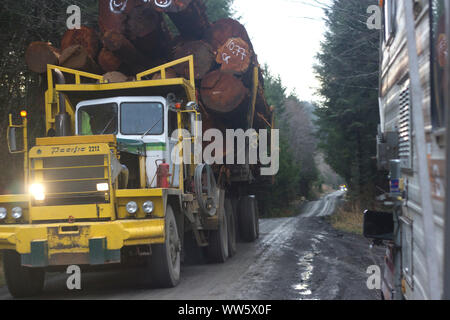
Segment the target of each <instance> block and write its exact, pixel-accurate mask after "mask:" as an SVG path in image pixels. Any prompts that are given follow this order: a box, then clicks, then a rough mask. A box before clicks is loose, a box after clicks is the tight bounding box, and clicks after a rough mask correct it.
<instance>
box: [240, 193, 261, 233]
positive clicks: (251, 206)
mask: <svg viewBox="0 0 450 320" xmlns="http://www.w3.org/2000/svg"><path fill="white" fill-rule="evenodd" d="M239 226H240V232H241V238H242V240H244V241H245V242H253V241H255V240H256V239H257V230H256V201H255V198H254V197H252V196H246V197H243V198H242V199H241V200H240V203H239Z"/></svg>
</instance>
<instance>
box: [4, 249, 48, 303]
mask: <svg viewBox="0 0 450 320" xmlns="http://www.w3.org/2000/svg"><path fill="white" fill-rule="evenodd" d="M3 269H4V271H5V279H6V284H7V285H8V290H9V292H10V293H11V295H12V296H13V297H14V298H30V297H34V296H37V295H39V294H41V293H42V291H43V290H44V284H45V271H44V269H42V268H27V267H23V266H22V263H21V258H20V255H19V254H18V253H17V252H15V251H11V250H7V251H4V252H3Z"/></svg>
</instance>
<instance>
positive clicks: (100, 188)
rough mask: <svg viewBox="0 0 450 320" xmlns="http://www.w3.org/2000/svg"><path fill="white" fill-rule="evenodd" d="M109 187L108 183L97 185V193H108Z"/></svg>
mask: <svg viewBox="0 0 450 320" xmlns="http://www.w3.org/2000/svg"><path fill="white" fill-rule="evenodd" d="M108 190H109V185H108V184H107V183H97V191H105V192H106V191H108Z"/></svg>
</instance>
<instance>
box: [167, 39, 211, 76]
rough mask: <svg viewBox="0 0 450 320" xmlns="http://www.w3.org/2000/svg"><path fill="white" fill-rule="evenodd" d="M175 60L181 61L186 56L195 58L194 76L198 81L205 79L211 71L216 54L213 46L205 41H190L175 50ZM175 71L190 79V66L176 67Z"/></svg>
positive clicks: (185, 64) (186, 64)
mask: <svg viewBox="0 0 450 320" xmlns="http://www.w3.org/2000/svg"><path fill="white" fill-rule="evenodd" d="M174 51H175V53H174V58H175V59H180V58H183V57H186V56H190V55H193V56H194V75H195V79H196V80H200V79H203V77H204V76H205V75H206V74H207V73H208V72H209V71H211V68H212V66H213V63H214V53H213V51H212V48H211V46H210V45H209V44H208V43H206V42H205V41H201V40H199V41H190V42H186V43H184V44H181V45H180V46H177V47H176V48H175V50H174ZM174 68H175V71H176V72H177V73H178V74H179V75H181V76H183V77H185V78H186V79H189V64H188V63H184V64H180V65H177V66H175V67H174Z"/></svg>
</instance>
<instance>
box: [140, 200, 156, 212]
mask: <svg viewBox="0 0 450 320" xmlns="http://www.w3.org/2000/svg"><path fill="white" fill-rule="evenodd" d="M153 208H154V207H153V202H151V201H146V202H144V204H143V205H142V209H143V210H144V212H145V213H146V214H150V213H152V212H153Z"/></svg>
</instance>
